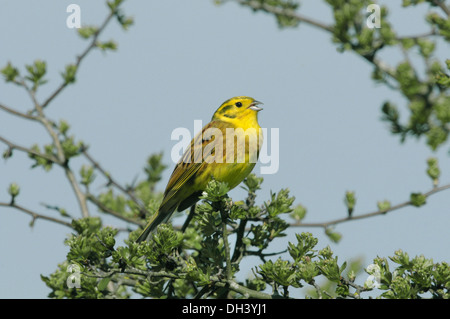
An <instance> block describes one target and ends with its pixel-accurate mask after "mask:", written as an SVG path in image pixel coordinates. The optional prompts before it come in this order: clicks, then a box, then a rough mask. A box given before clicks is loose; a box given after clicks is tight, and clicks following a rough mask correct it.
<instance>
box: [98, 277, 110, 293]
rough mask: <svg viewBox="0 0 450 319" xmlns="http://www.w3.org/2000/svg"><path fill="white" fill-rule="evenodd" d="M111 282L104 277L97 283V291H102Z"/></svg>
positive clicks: (108, 278)
mask: <svg viewBox="0 0 450 319" xmlns="http://www.w3.org/2000/svg"><path fill="white" fill-rule="evenodd" d="M110 281H111V277H105V278H102V279H101V280H100V282H99V283H98V290H100V291H103V290H105V289H106V287H107V286H108V284H109V282H110Z"/></svg>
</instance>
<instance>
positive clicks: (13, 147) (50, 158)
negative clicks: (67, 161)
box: [0, 136, 63, 166]
mask: <svg viewBox="0 0 450 319" xmlns="http://www.w3.org/2000/svg"><path fill="white" fill-rule="evenodd" d="M0 142H3V143H4V144H6V145H8V146H9V148H10V149H11V150H19V151H21V152H25V153H27V154H31V155H34V156H38V157H42V158H44V159H46V160H47V161H49V162H52V163H54V164H57V165H60V166H61V165H62V164H63V163H61V162H60V161H59V160H58V159H57V158H56V157H53V156H49V155H47V154H42V153H39V152H36V151H33V150H32V149H29V148H27V147H24V146H20V145H18V144H15V143H13V142H11V141H9V140H7V139H5V138H4V137H2V136H0Z"/></svg>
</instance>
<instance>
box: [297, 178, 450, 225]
mask: <svg viewBox="0 0 450 319" xmlns="http://www.w3.org/2000/svg"><path fill="white" fill-rule="evenodd" d="M446 189H450V184H448V185H444V186H440V187H435V188H433V189H432V190H430V191H429V192H427V193H425V194H423V196H425V198H428V197H430V196H432V195H434V194H436V193H438V192H441V191H444V190H446ZM412 205H413V203H412V202H411V201H406V202H403V203H400V204H398V205H395V206H392V207H390V208H388V209H385V210H377V211H374V212H370V213H366V214H362V215H357V216H348V217H344V218H338V219H335V220H331V221H328V222H322V223H302V222H301V221H300V222H296V223H292V224H290V226H293V227H323V228H328V227H330V226H332V225H337V224H340V223H344V222H348V221H353V220H358V219H365V218H369V217H373V216H378V215H385V214H387V213H390V212H393V211H395V210H398V209H400V208H403V207H406V206H412Z"/></svg>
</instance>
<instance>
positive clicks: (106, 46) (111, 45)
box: [95, 40, 117, 51]
mask: <svg viewBox="0 0 450 319" xmlns="http://www.w3.org/2000/svg"><path fill="white" fill-rule="evenodd" d="M95 45H96V46H97V48H99V49H101V50H103V51H106V50H112V51H115V50H117V43H116V42H114V41H113V40H110V41H107V42H96V43H95Z"/></svg>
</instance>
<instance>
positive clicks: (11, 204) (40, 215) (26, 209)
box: [0, 202, 73, 228]
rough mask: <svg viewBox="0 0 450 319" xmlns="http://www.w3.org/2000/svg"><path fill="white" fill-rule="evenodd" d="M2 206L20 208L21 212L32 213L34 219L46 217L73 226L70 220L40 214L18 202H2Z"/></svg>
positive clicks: (0, 203) (45, 218)
mask: <svg viewBox="0 0 450 319" xmlns="http://www.w3.org/2000/svg"><path fill="white" fill-rule="evenodd" d="M0 206H2V207H11V208H15V209H17V210H19V211H21V212H24V213H26V214H28V215H30V216H31V217H32V218H33V221H35V220H37V219H44V220H48V221H51V222H54V223H57V224H60V225H64V226H67V227H69V228H73V227H72V224H71V223H69V222H66V221H63V220H61V219H58V218H54V217H50V216H45V215H42V214H38V213H36V212H34V211H32V210H31V209H28V208H25V207H23V206H20V205H17V204H16V203H3V202H0Z"/></svg>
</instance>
